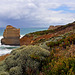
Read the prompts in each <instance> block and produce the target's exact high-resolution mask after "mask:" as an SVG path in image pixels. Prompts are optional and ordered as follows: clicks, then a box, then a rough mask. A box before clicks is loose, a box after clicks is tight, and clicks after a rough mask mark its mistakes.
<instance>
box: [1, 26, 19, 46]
mask: <svg viewBox="0 0 75 75" xmlns="http://www.w3.org/2000/svg"><path fill="white" fill-rule="evenodd" d="M1 44H4V45H15V46H18V45H20V29H16V28H15V27H13V26H11V25H8V26H7V27H6V29H5V30H4V33H3V38H2V39H1Z"/></svg>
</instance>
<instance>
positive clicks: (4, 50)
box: [0, 28, 48, 56]
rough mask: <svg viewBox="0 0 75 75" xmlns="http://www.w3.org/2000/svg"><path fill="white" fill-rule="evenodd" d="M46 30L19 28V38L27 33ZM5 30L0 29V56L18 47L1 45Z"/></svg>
mask: <svg viewBox="0 0 75 75" xmlns="http://www.w3.org/2000/svg"><path fill="white" fill-rule="evenodd" d="M47 29H48V28H20V38H21V37H23V36H24V35H25V34H27V33H31V32H35V31H42V30H47ZM4 30H5V28H0V56H2V55H5V54H9V53H10V52H11V51H12V50H13V49H15V48H18V47H19V46H10V45H1V39H2V38H3V32H4Z"/></svg>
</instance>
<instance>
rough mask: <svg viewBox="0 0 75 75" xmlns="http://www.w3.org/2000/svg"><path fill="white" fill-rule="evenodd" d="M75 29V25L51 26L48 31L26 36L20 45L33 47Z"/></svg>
mask: <svg viewBox="0 0 75 75" xmlns="http://www.w3.org/2000/svg"><path fill="white" fill-rule="evenodd" d="M74 27H75V23H74V22H73V23H69V24H66V25H60V26H50V27H49V29H48V30H44V31H37V32H33V33H29V34H26V35H25V36H24V37H22V38H21V39H20V45H31V44H32V45H33V44H37V43H40V42H43V41H46V40H48V39H50V38H51V37H54V36H58V35H60V34H61V35H62V34H65V33H67V32H70V31H72V30H73V28H74Z"/></svg>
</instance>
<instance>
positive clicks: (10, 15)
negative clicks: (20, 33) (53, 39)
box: [0, 0, 75, 28]
mask: <svg viewBox="0 0 75 75" xmlns="http://www.w3.org/2000/svg"><path fill="white" fill-rule="evenodd" d="M73 21H75V0H1V1H0V27H6V26H7V25H12V26H15V27H18V28H20V27H21V28H23V27H25V28H27V27H49V26H50V25H61V24H67V23H70V22H73Z"/></svg>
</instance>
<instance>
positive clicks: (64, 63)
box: [43, 57, 75, 75]
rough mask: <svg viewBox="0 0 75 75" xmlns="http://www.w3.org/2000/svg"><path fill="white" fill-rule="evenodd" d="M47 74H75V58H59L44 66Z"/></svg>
mask: <svg viewBox="0 0 75 75" xmlns="http://www.w3.org/2000/svg"><path fill="white" fill-rule="evenodd" d="M43 71H44V73H45V75H74V73H75V58H65V57H64V58H59V59H58V61H54V60H53V61H52V62H50V63H49V65H46V66H44V67H43Z"/></svg>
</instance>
